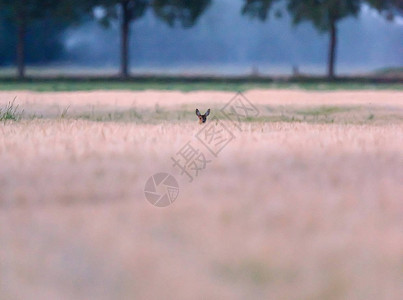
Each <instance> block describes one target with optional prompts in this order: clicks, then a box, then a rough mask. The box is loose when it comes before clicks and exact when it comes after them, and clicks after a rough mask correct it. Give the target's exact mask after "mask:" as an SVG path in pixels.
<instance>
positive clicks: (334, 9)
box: [288, 0, 361, 79]
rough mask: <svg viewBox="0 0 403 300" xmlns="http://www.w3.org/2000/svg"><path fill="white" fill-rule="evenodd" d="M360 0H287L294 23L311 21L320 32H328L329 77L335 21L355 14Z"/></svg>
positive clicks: (332, 66)
mask: <svg viewBox="0 0 403 300" xmlns="http://www.w3.org/2000/svg"><path fill="white" fill-rule="evenodd" d="M360 8H361V0H304V1H300V0H289V1H288V10H289V12H290V13H291V15H292V16H293V21H294V24H299V23H300V22H303V21H309V22H312V23H313V25H314V26H315V27H316V28H317V29H318V30H319V31H320V32H329V53H328V71H327V75H328V77H329V78H330V79H332V78H334V77H335V63H336V50H337V35H338V32H337V23H338V22H339V21H340V20H342V19H344V18H346V17H348V16H357V15H358V13H359V11H360Z"/></svg>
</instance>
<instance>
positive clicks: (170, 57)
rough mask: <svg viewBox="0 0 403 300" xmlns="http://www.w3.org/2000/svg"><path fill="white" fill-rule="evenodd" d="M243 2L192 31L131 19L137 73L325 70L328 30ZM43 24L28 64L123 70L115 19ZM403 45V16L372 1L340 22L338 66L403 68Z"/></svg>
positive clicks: (226, 5)
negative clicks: (259, 13) (260, 14)
mask: <svg viewBox="0 0 403 300" xmlns="http://www.w3.org/2000/svg"><path fill="white" fill-rule="evenodd" d="M242 5H243V1H233V0H221V1H213V2H212V5H211V6H210V7H209V8H208V9H207V11H206V13H205V14H203V15H202V16H201V18H200V20H199V21H198V22H197V23H196V25H195V26H194V27H192V28H190V29H183V28H181V27H180V26H177V27H175V28H170V27H168V26H167V25H166V24H164V23H163V22H162V21H161V20H159V19H158V18H156V17H155V16H154V13H153V11H152V10H148V12H147V13H146V16H145V17H144V18H141V19H139V20H137V21H136V22H133V23H132V25H131V36H130V39H129V40H130V47H129V49H130V67H131V72H133V73H142V74H144V73H153V74H154V73H164V74H250V73H252V72H255V73H256V71H257V72H258V73H260V74H271V75H274V74H275V75H278V74H290V73H291V71H292V66H294V65H295V66H298V67H299V71H300V72H301V73H310V74H324V73H325V72H326V59H327V52H328V51H327V49H328V39H329V37H328V34H320V33H319V32H318V31H317V30H316V29H315V28H314V27H313V26H312V24H311V23H303V24H301V25H299V26H293V25H292V21H291V19H290V17H289V16H288V14H287V12H286V10H283V17H282V18H276V17H275V16H274V14H275V12H276V10H277V9H281V6H279V5H277V7H276V8H275V9H273V10H272V11H271V13H270V14H271V15H270V17H269V19H268V20H267V21H266V22H260V21H258V20H256V19H255V20H252V19H250V18H249V17H247V16H242V15H241V6H242ZM41 22H42V24H39V25H36V27H37V28H36V31H37V32H43V34H44V35H45V36H46V37H47V38H48V37H49V36H52V34H53V36H54V37H53V39H52V40H51V41H47V42H44V41H42V42H41V41H40V39H38V33H37V32H35V33H34V34H35V39H36V40H37V42H36V45H35V44H34V45H33V46H31V47H34V48H35V47H37V48H38V49H40V51H35V49H34V50H32V51H27V63H28V65H31V66H32V65H35V64H36V65H39V64H40V65H41V66H45V67H48V68H53V67H54V68H57V69H58V70H65V71H68V70H71V71H74V70H76V69H88V70H91V69H94V68H95V69H102V70H103V71H104V72H106V73H108V72H111V73H115V72H116V71H117V70H118V66H119V47H120V35H119V27H118V23H117V22H115V23H112V25H111V26H110V27H109V28H104V27H102V26H101V25H99V23H97V22H96V21H87V22H85V23H83V24H82V25H80V26H75V27H69V28H64V27H63V25H60V24H59V25H58V26H56V27H53V26H48V25H47V24H46V21H41ZM2 28H3V30H4V25H3V26H2ZM33 31H35V28H34V30H31V33H30V32H28V36H27V39H28V40H29V39H30V35H31V39H32V35H33ZM50 31H53V33H52V32H50ZM54 31H57V34H55V33H54ZM0 32H1V28H0ZM32 40H33V39H32ZM28 44H29V43H28ZM402 45H403V20H402V18H395V21H394V22H389V21H387V20H385V18H383V17H381V16H380V15H379V14H378V13H377V12H376V11H375V10H372V9H370V8H368V7H366V8H365V9H363V10H362V12H361V14H360V16H359V18H346V19H344V20H342V21H341V22H340V23H339V44H338V53H337V62H336V70H337V72H338V73H339V74H340V73H341V74H362V73H368V72H371V71H374V70H376V69H380V68H384V67H400V66H403V46H402ZM7 51H8V50H7ZM7 51H6V50H4V49H3V51H2V49H1V45H0V53H2V52H3V53H4V55H3V53H2V55H1V56H2V57H1V58H0V64H2V65H3V66H7V65H11V64H12V63H13V55H14V54H13V52H11V54H10V55H9V56H8V57H7V55H5V52H7ZM12 51H14V49H12ZM30 52H31V54H30ZM36 52H38V54H36V56H35V55H34V53H36ZM30 55H31V57H30ZM252 70H254V71H252Z"/></svg>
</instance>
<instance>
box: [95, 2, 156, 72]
mask: <svg viewBox="0 0 403 300" xmlns="http://www.w3.org/2000/svg"><path fill="white" fill-rule="evenodd" d="M150 1H151V0H103V1H102V0H101V1H98V4H100V6H101V7H102V8H103V10H104V15H103V16H102V17H101V18H100V19H99V21H100V22H101V24H103V25H105V26H109V24H110V21H111V19H120V43H121V45H120V76H121V77H122V78H127V77H128V76H129V37H130V24H131V23H132V22H134V21H136V20H138V19H140V18H141V17H143V16H144V13H145V12H146V10H147V8H148V7H149V5H150Z"/></svg>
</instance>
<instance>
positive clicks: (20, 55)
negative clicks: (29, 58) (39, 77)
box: [17, 21, 26, 79]
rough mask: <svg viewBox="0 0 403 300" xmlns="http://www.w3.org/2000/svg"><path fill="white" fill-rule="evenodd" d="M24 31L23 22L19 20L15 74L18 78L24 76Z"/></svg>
mask: <svg viewBox="0 0 403 300" xmlns="http://www.w3.org/2000/svg"><path fill="white" fill-rule="evenodd" d="M25 33H26V26H25V23H24V22H23V21H20V22H19V23H18V29H17V35H18V36H17V76H18V78H19V79H23V78H24V77H25Z"/></svg>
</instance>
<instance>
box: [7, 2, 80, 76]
mask: <svg viewBox="0 0 403 300" xmlns="http://www.w3.org/2000/svg"><path fill="white" fill-rule="evenodd" d="M83 3H85V1H79V0H59V1H57V0H0V8H1V9H2V13H4V15H5V16H6V18H7V19H9V20H10V22H11V23H13V24H14V25H15V26H16V28H17V30H16V32H17V47H16V48H17V49H16V60H17V76H18V78H20V79H22V78H24V77H25V56H26V55H25V48H26V33H27V29H28V28H29V27H30V26H32V24H34V23H35V22H37V21H38V20H42V19H44V18H49V17H53V18H54V19H58V18H59V19H60V20H66V21H67V20H68V21H72V20H74V19H76V18H78V16H79V12H80V10H79V9H81V8H84V5H83Z"/></svg>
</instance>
